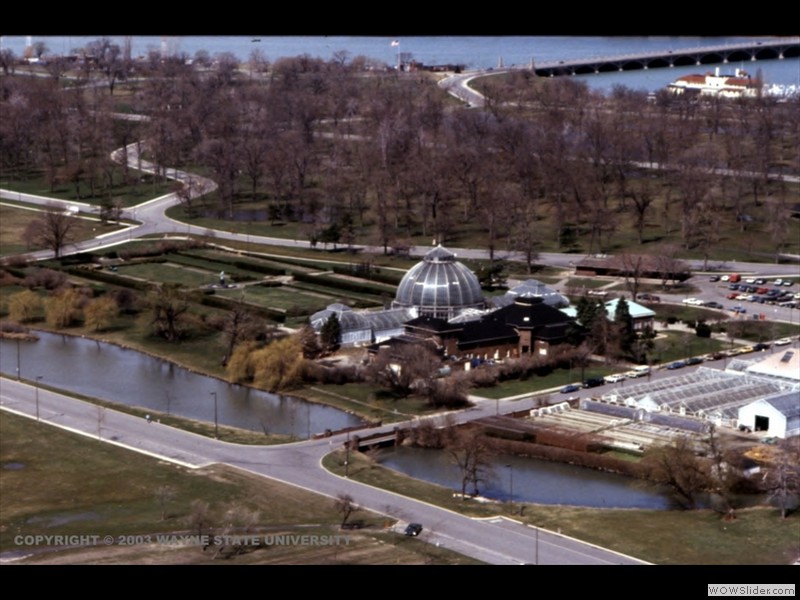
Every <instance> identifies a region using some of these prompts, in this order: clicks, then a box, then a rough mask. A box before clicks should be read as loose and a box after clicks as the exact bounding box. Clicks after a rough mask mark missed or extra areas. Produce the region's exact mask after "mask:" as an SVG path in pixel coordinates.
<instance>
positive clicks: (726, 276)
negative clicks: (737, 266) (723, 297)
mask: <svg viewBox="0 0 800 600" xmlns="http://www.w3.org/2000/svg"><path fill="white" fill-rule="evenodd" d="M719 280H720V281H730V280H731V276H730V275H723V276H722V277H720V278H719Z"/></svg>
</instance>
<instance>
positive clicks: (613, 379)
mask: <svg viewBox="0 0 800 600" xmlns="http://www.w3.org/2000/svg"><path fill="white" fill-rule="evenodd" d="M603 379H604V381H605V382H606V383H619V382H620V381H625V375H624V373H614V374H613V375H606V376H605V377H604V378H603Z"/></svg>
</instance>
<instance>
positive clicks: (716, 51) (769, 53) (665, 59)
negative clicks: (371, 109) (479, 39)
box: [525, 37, 800, 77]
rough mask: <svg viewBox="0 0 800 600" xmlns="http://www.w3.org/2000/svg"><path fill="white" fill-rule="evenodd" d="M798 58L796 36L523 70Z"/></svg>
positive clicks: (555, 72) (548, 72)
mask: <svg viewBox="0 0 800 600" xmlns="http://www.w3.org/2000/svg"><path fill="white" fill-rule="evenodd" d="M798 57H800V37H784V38H765V39H754V40H752V41H748V42H739V43H728V44H720V45H709V46H700V47H696V48H683V49H675V50H658V51H653V52H643V53H637V54H620V55H614V56H597V57H591V58H581V59H576V60H563V61H550V62H542V63H536V62H534V61H533V60H532V61H531V64H530V65H528V66H527V67H525V68H529V69H533V70H534V72H535V73H536V74H537V75H538V76H540V77H555V76H560V75H590V74H593V73H609V72H615V71H634V70H641V69H660V68H670V67H686V66H693V65H698V66H699V65H710V64H726V63H740V62H745V61H746V62H752V61H758V60H781V59H785V58H798Z"/></svg>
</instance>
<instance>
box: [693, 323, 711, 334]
mask: <svg viewBox="0 0 800 600" xmlns="http://www.w3.org/2000/svg"><path fill="white" fill-rule="evenodd" d="M694 331H695V333H696V334H697V337H699V338H710V337H711V326H710V325H709V324H708V323H706V322H705V321H698V322H697V325H696V326H695V328H694Z"/></svg>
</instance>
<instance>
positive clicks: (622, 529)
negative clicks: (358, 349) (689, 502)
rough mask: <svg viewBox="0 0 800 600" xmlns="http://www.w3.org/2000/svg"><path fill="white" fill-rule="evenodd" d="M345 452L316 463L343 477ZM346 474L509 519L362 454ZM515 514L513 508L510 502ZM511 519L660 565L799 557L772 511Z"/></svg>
mask: <svg viewBox="0 0 800 600" xmlns="http://www.w3.org/2000/svg"><path fill="white" fill-rule="evenodd" d="M344 461H345V454H344V451H337V452H335V453H333V454H330V455H328V456H327V457H326V458H325V459H324V461H323V465H324V466H325V467H326V468H328V469H329V470H331V471H333V472H335V473H343V472H344ZM348 471H349V477H350V478H351V479H355V480H356V481H361V482H363V483H367V484H369V485H374V486H376V487H380V488H383V489H388V490H392V491H394V492H396V493H399V494H403V495H405V496H411V497H414V498H418V499H420V500H423V501H426V502H430V503H431V504H435V505H437V506H442V507H444V508H448V509H450V510H455V511H458V512H463V513H465V514H467V515H471V516H476V517H486V516H492V515H496V514H508V510H509V507H508V505H507V504H477V503H472V502H469V501H467V502H464V501H462V500H459V499H457V498H454V497H453V490H450V489H447V488H444V487H441V486H437V485H434V484H431V483H427V482H424V481H418V480H415V479H412V478H410V477H408V476H406V475H404V474H402V473H397V472H396V471H392V470H390V469H386V468H383V467H381V466H380V465H379V464H378V463H376V462H375V460H374V459H372V458H371V457H369V456H366V455H363V454H354V453H351V454H350V465H349V468H348ZM515 507H516V509H517V510H519V503H515ZM513 518H514V519H517V520H520V521H522V522H524V523H528V524H530V525H536V526H539V527H543V528H545V529H548V530H550V531H558V532H561V533H563V534H565V535H569V536H572V537H575V538H577V539H580V540H583V541H586V542H590V543H593V544H598V545H600V546H603V547H606V548H610V549H612V550H616V551H617V552H621V553H623V554H627V555H629V556H635V557H637V558H640V559H642V560H646V561H648V562H652V563H655V564H665V565H693V564H698V565H703V564H708V565H756V564H759V565H788V564H790V563H791V562H792V561H794V560H796V559H797V557H798V556H800V513H795V514H793V515H792V516H790V517H789V518H788V519H785V520H783V519H781V518H780V514H779V511H778V510H777V509H775V508H771V507H760V508H750V509H744V510H739V511H737V518H736V519H735V520H734V521H731V522H726V521H723V520H722V519H721V518H720V515H718V514H717V513H715V512H713V511H710V510H694V511H654V510H636V509H603V510H598V509H596V508H580V507H569V506H549V505H541V504H525V507H524V510H523V516H520V515H519V514H514V515H513Z"/></svg>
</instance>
